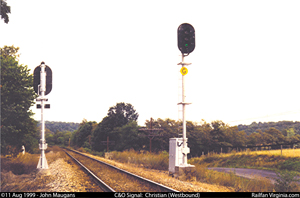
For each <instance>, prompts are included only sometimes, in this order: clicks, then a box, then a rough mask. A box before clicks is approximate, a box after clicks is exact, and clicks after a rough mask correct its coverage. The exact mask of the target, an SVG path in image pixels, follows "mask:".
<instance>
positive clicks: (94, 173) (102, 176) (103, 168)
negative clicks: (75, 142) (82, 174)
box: [64, 148, 178, 192]
mask: <svg viewBox="0 0 300 198" xmlns="http://www.w3.org/2000/svg"><path fill="white" fill-rule="evenodd" d="M66 150H68V151H66ZM66 150H64V151H65V152H66V154H67V155H69V156H70V157H71V158H72V159H73V160H74V161H75V162H76V163H77V164H79V166H82V168H83V169H84V170H85V171H86V172H87V173H88V174H89V175H90V176H91V177H93V178H94V180H95V181H96V182H97V183H98V184H99V186H100V188H101V189H102V190H103V191H104V192H178V191H176V190H174V189H172V188H169V187H167V186H164V185H162V184H159V183H156V182H154V181H151V180H149V179H146V178H143V177H141V176H138V175H135V174H133V173H130V172H128V171H125V170H122V169H120V168H118V167H115V166H113V165H110V164H108V163H105V162H103V161H100V160H97V159H95V158H92V157H90V156H87V155H85V154H83V153H80V152H78V151H75V150H71V149H67V148H66Z"/></svg>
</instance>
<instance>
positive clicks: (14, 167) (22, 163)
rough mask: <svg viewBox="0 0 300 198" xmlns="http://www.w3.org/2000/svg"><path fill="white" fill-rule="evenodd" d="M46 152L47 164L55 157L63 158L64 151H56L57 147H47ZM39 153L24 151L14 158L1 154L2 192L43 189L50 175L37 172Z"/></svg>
mask: <svg viewBox="0 0 300 198" xmlns="http://www.w3.org/2000/svg"><path fill="white" fill-rule="evenodd" d="M48 151H50V152H48V153H47V154H46V158H47V162H48V165H49V164H50V163H51V162H53V161H54V160H56V159H57V158H60V157H61V158H64V157H66V156H65V153H64V152H58V151H59V147H51V148H49V150H48ZM39 157H40V154H30V153H25V155H22V154H19V155H18V156H17V157H15V158H6V157H4V156H1V191H3V192H36V191H38V190H40V189H44V190H43V191H45V190H47V189H45V185H46V184H47V183H49V181H50V180H51V176H43V175H42V174H38V171H37V164H38V160H39Z"/></svg>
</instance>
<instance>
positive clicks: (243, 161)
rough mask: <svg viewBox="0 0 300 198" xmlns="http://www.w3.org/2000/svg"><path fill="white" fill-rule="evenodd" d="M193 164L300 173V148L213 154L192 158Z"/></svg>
mask: <svg viewBox="0 0 300 198" xmlns="http://www.w3.org/2000/svg"><path fill="white" fill-rule="evenodd" d="M190 163H191V164H201V165H204V166H206V167H233V168H256V169H266V170H273V171H283V170H289V171H295V172H297V173H298V174H299V175H300V149H294V150H293V149H285V150H283V155H281V151H280V150H274V151H251V152H239V153H236V152H233V153H228V154H212V155H207V156H202V157H199V158H192V159H191V160H190Z"/></svg>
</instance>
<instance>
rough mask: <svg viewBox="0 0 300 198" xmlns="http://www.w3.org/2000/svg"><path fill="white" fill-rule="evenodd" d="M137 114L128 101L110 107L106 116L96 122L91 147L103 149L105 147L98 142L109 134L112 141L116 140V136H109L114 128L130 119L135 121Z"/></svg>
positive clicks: (104, 139) (98, 149)
mask: <svg viewBox="0 0 300 198" xmlns="http://www.w3.org/2000/svg"><path fill="white" fill-rule="evenodd" d="M138 116H139V114H138V113H137V112H136V110H135V109H134V108H133V106H132V105H131V104H129V103H126V104H125V103H123V102H121V103H117V104H116V105H115V106H113V107H110V108H109V110H108V113H107V116H106V117H104V118H103V120H102V121H101V122H100V123H99V124H98V126H97V127H96V128H95V130H94V132H93V134H92V140H93V142H92V148H93V149H94V150H97V151H101V150H103V149H104V148H105V147H104V146H103V145H101V144H99V142H101V141H106V138H107V136H109V137H110V138H111V139H110V140H112V141H116V137H114V136H111V135H110V134H111V133H112V132H113V130H114V128H116V127H122V126H124V125H126V124H128V123H129V122H130V121H137V119H138Z"/></svg>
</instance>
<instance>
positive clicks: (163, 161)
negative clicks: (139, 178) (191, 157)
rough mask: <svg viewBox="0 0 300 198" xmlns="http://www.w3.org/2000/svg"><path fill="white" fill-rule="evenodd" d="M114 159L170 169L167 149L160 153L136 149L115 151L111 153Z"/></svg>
mask: <svg viewBox="0 0 300 198" xmlns="http://www.w3.org/2000/svg"><path fill="white" fill-rule="evenodd" d="M110 157H111V159H112V160H116V161H119V162H122V163H131V164H136V165H139V166H142V167H145V168H151V169H157V170H168V167H169V154H168V153H167V152H166V151H163V152H160V153H158V154H155V153H149V152H146V151H144V152H137V151H134V150H130V151H123V152H117V151H113V152H111V154H110Z"/></svg>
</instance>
